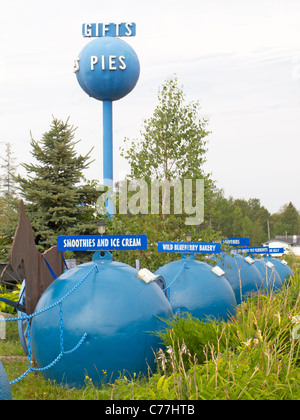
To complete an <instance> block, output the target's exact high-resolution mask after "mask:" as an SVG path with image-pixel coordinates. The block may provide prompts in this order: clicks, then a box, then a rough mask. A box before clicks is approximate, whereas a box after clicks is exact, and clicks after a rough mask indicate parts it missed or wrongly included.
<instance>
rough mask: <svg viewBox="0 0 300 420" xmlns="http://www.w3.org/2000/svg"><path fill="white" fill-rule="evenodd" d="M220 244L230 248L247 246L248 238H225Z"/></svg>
mask: <svg viewBox="0 0 300 420" xmlns="http://www.w3.org/2000/svg"><path fill="white" fill-rule="evenodd" d="M222 244H226V245H230V246H249V244H250V240H249V238H227V239H223V240H222Z"/></svg>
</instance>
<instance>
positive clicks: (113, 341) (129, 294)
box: [32, 253, 173, 386]
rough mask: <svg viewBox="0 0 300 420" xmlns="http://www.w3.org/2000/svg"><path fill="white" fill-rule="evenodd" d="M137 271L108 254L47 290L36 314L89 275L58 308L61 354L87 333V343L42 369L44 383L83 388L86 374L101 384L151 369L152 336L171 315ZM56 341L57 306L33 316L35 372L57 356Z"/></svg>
mask: <svg viewBox="0 0 300 420" xmlns="http://www.w3.org/2000/svg"><path fill="white" fill-rule="evenodd" d="M102 254H104V253H102ZM95 266H96V270H93V267H95ZM91 270H92V273H91V274H89V275H88V273H90V272H91ZM137 273H138V271H137V270H136V269H134V268H132V267H130V266H128V265H127V264H123V263H120V262H114V261H113V260H112V256H111V254H110V253H105V254H104V255H101V254H100V253H95V254H94V257H93V261H92V262H90V263H86V264H82V265H80V266H78V267H76V268H73V269H71V270H69V271H66V272H65V273H63V274H62V275H61V276H60V277H59V278H57V279H56V280H55V281H54V282H53V283H52V284H51V285H50V286H49V287H48V289H47V290H46V291H45V293H44V294H43V295H42V297H41V299H40V300H39V302H38V305H37V307H36V312H38V311H41V310H42V309H43V308H46V307H48V306H49V305H53V304H55V303H56V302H57V301H59V300H60V299H61V298H62V297H64V296H65V295H66V294H67V293H69V292H70V291H71V290H72V289H73V287H74V286H75V285H76V284H78V282H79V281H80V280H81V279H83V278H84V277H85V276H87V275H88V276H87V278H86V280H85V281H84V282H83V283H82V284H81V285H80V286H79V287H78V288H77V290H75V291H74V292H73V293H72V294H70V296H68V297H67V298H66V299H65V300H64V301H63V305H62V311H63V316H62V319H63V341H64V342H63V345H64V350H65V351H68V350H70V349H72V348H74V346H76V344H77V343H78V342H80V340H81V338H82V336H83V335H84V334H85V333H86V334H87V336H86V339H85V340H84V342H83V343H82V344H81V346H80V347H79V348H77V350H76V351H74V352H73V353H70V354H64V355H63V357H62V358H61V359H60V360H59V361H58V362H57V363H56V364H55V365H54V366H53V367H51V368H50V369H48V370H45V371H44V372H43V374H44V376H45V378H46V379H50V380H55V381H56V382H57V383H58V384H68V385H70V386H81V385H84V381H85V377H86V376H88V377H89V378H91V379H92V380H93V381H94V382H98V383H103V382H108V381H113V380H114V379H116V378H117V377H119V374H120V373H123V372H126V373H127V374H131V375H132V374H133V373H137V374H138V373H143V374H147V372H148V368H150V369H154V353H153V351H154V350H156V349H158V347H159V346H160V343H159V338H158V337H157V336H156V335H155V334H154V333H153V332H154V331H158V330H162V329H163V328H165V323H164V322H163V321H162V320H161V319H160V318H169V317H172V316H173V314H172V310H171V307H170V304H169V302H168V300H167V299H166V297H165V295H164V293H163V292H162V290H161V288H160V287H159V286H158V285H157V284H156V283H154V282H151V283H148V284H147V283H145V282H144V281H143V280H141V279H140V278H139V277H138V276H137ZM60 341H61V330H60V317H59V307H58V306H55V307H53V308H52V309H51V310H48V311H46V312H44V313H42V314H40V315H38V316H36V317H34V318H33V320H32V348H33V354H34V357H35V359H36V361H37V364H38V366H39V368H42V367H44V366H47V365H48V364H50V363H52V361H53V360H55V359H56V358H57V356H58V354H59V353H60Z"/></svg>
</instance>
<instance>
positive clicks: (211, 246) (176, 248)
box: [157, 242, 221, 254]
mask: <svg viewBox="0 0 300 420" xmlns="http://www.w3.org/2000/svg"><path fill="white" fill-rule="evenodd" d="M157 251H158V252H180V253H181V254H185V253H186V254H188V253H194V254H200V253H203V254H214V253H219V252H221V244H218V243H212V242H209V243H204V242H158V247H157Z"/></svg>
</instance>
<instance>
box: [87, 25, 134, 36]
mask: <svg viewBox="0 0 300 420" xmlns="http://www.w3.org/2000/svg"><path fill="white" fill-rule="evenodd" d="M135 34H136V24H135V23H133V22H124V23H84V24H83V25H82V35H83V36H84V37H87V38H99V37H105V36H113V37H121V36H127V37H129V36H135Z"/></svg>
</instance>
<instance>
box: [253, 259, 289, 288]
mask: <svg viewBox="0 0 300 420" xmlns="http://www.w3.org/2000/svg"><path fill="white" fill-rule="evenodd" d="M255 266H256V268H257V269H258V271H259V272H260V274H261V276H262V278H263V281H264V284H265V288H266V290H268V291H269V292H271V291H272V290H279V289H281V288H282V281H281V278H280V275H279V274H278V273H277V271H276V269H275V266H274V264H272V263H270V261H269V262H268V261H267V260H265V259H264V258H259V259H255Z"/></svg>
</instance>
